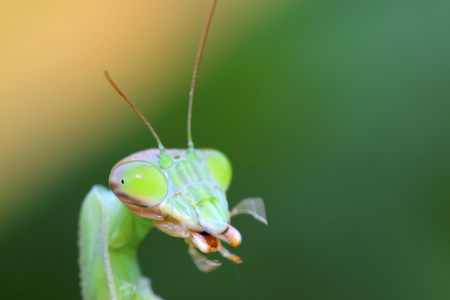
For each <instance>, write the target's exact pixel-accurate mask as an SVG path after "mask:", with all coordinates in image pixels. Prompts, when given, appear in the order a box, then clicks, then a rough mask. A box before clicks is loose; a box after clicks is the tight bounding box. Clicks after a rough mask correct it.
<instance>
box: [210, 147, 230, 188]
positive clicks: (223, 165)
mask: <svg viewBox="0 0 450 300" xmlns="http://www.w3.org/2000/svg"><path fill="white" fill-rule="evenodd" d="M205 162H206V166H207V167H208V170H209V172H210V173H211V175H212V177H213V178H214V180H215V181H216V182H217V184H218V185H219V186H220V187H221V188H222V189H223V190H224V191H226V190H227V189H228V186H229V185H230V182H231V175H232V169H231V164H230V161H229V160H228V158H227V157H226V156H225V155H224V154H223V153H222V152H219V151H217V150H205Z"/></svg>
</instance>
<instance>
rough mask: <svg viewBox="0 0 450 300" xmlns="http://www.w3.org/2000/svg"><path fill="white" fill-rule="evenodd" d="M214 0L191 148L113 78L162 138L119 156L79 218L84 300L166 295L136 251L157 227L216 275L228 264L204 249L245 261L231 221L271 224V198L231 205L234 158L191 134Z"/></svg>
mask: <svg viewBox="0 0 450 300" xmlns="http://www.w3.org/2000/svg"><path fill="white" fill-rule="evenodd" d="M216 2H217V1H216V0H213V1H212V3H211V6H210V9H209V13H208V17H207V20H206V24H205V26H204V29H203V33H202V37H201V41H200V46H199V49H198V52H197V57H196V61H195V66H194V72H193V76H192V81H191V88H190V92H189V107H188V125H187V133H188V147H187V149H166V148H165V147H164V146H163V144H162V142H161V140H160V138H159V136H158V135H157V133H156V131H155V130H154V129H153V127H152V125H151V124H150V123H149V122H148V121H147V119H146V118H145V117H144V116H143V115H142V114H141V112H140V111H139V109H138V108H137V107H136V106H135V105H134V104H133V102H131V101H130V100H129V99H128V97H127V96H126V95H125V94H124V93H123V92H122V91H121V90H120V89H119V88H118V86H117V85H116V84H115V83H114V81H113V80H112V78H111V76H110V75H109V73H108V72H105V75H106V78H107V80H108V81H109V83H110V84H111V85H112V86H113V88H114V89H115V90H116V91H117V93H118V94H119V95H120V96H121V97H122V98H123V99H124V100H125V101H126V102H127V103H128V104H129V105H130V106H131V108H132V109H133V110H134V111H135V112H136V113H137V114H138V115H139V117H140V118H141V119H142V121H143V122H144V123H145V124H146V125H147V127H148V129H149V130H150V131H151V133H152V134H153V136H154V138H155V139H156V141H157V143H158V148H152V149H148V150H144V151H140V152H137V153H134V154H132V155H130V156H128V157H126V158H124V159H122V160H121V161H119V162H118V163H117V164H116V165H115V166H114V167H113V169H112V171H111V174H110V178H109V185H110V188H111V190H108V189H107V188H105V187H103V186H99V185H96V186H94V187H93V188H92V189H91V191H90V192H89V194H88V195H87V196H86V198H85V199H84V201H83V204H82V208H81V213H80V223H79V227H80V230H79V248H80V258H79V264H80V268H81V274H80V277H81V288H82V294H83V298H84V299H159V297H158V296H156V295H155V294H154V293H153V291H152V290H151V287H150V281H149V279H148V278H146V277H144V276H142V274H141V271H140V267H139V263H138V260H137V255H136V252H137V248H138V246H139V244H140V242H141V241H142V240H143V239H144V237H145V236H146V234H147V233H148V231H149V230H150V229H151V228H152V227H156V228H158V229H159V230H161V231H163V232H165V233H167V234H169V235H171V236H174V237H180V238H183V239H184V240H185V242H186V243H187V244H188V252H189V254H190V255H191V257H192V259H193V261H194V263H195V265H196V266H197V268H198V269H199V270H201V271H203V272H209V271H212V270H214V269H216V268H217V267H219V266H220V265H221V263H220V262H218V261H216V260H209V259H208V258H207V257H206V256H204V255H203V254H201V252H203V253H206V254H207V253H211V252H219V253H220V254H221V255H222V256H223V257H225V258H228V259H229V260H231V261H232V262H235V263H241V262H242V260H241V259H240V258H239V257H238V256H237V255H235V254H232V253H231V252H230V251H228V250H227V249H226V248H225V247H224V246H223V244H222V242H224V243H227V244H230V245H231V247H237V246H239V244H240V243H241V240H242V238H241V235H240V233H239V231H238V230H237V229H236V228H234V227H233V226H232V225H231V224H230V218H231V217H232V216H235V215H237V214H241V213H246V214H250V215H252V216H253V217H254V218H256V219H257V220H259V221H261V222H263V223H265V224H267V221H266V213H265V208H264V202H263V200H262V199H260V198H247V199H244V200H242V201H241V202H239V203H238V204H237V205H236V206H235V207H234V208H233V209H231V210H229V209H228V202H227V198H226V195H225V192H226V190H227V189H228V186H229V184H230V181H231V176H232V169H231V164H230V162H229V160H228V158H227V157H226V156H225V155H224V154H223V153H221V152H219V151H217V150H213V149H196V148H194V143H193V141H192V135H191V115H192V104H193V97H194V88H195V81H196V78H197V73H198V68H199V65H200V60H201V56H202V52H203V48H204V43H205V40H206V36H207V33H208V29H209V25H210V23H211V19H212V15H213V11H214V8H215V5H216Z"/></svg>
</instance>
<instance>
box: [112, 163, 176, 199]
mask: <svg viewBox="0 0 450 300" xmlns="http://www.w3.org/2000/svg"><path fill="white" fill-rule="evenodd" d="M109 185H110V187H111V190H112V191H113V193H114V194H115V195H116V197H117V198H119V199H120V200H121V201H122V202H127V203H130V201H131V202H135V201H136V202H139V203H138V204H141V205H145V206H148V207H153V206H156V205H158V204H159V203H161V201H162V200H164V198H165V196H166V194H167V181H166V178H165V177H164V174H163V173H162V172H161V171H160V170H159V169H158V168H157V167H155V166H154V165H152V164H150V163H147V162H143V161H131V162H125V163H123V164H120V165H118V166H116V167H115V168H114V169H113V170H112V171H111V175H110V176H109Z"/></svg>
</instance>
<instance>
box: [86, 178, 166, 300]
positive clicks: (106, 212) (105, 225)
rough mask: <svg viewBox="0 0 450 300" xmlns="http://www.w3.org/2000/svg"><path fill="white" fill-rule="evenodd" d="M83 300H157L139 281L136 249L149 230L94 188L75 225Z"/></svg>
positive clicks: (144, 221)
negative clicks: (76, 225)
mask: <svg viewBox="0 0 450 300" xmlns="http://www.w3.org/2000/svg"><path fill="white" fill-rule="evenodd" d="M79 226H80V227H79V228H80V232H79V248H80V261H79V263H80V267H81V274H80V277H81V287H82V294H83V299H95V300H102V299H112V300H116V299H135V300H141V299H146V300H150V299H160V298H159V297H157V296H156V295H154V294H153V292H152V290H151V288H150V281H149V279H148V278H146V277H143V276H142V274H141V271H140V269H139V265H138V261H137V255H136V251H137V247H138V246H139V244H140V242H141V241H142V239H143V238H144V237H145V236H146V234H147V232H148V231H149V230H150V229H151V228H152V224H151V221H150V220H149V219H145V218H140V217H138V216H136V215H135V214H133V213H132V212H130V211H129V210H128V209H127V208H126V207H125V206H124V205H123V204H122V203H121V202H120V201H119V200H118V199H117V198H116V197H115V196H114V194H113V193H112V192H111V191H109V190H108V189H106V188H104V187H102V186H98V185H97V186H94V187H93V188H92V189H91V191H90V192H89V194H88V195H87V196H86V198H85V199H84V202H83V205H82V208H81V214H80V224H79Z"/></svg>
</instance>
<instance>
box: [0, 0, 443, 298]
mask: <svg viewBox="0 0 450 300" xmlns="http://www.w3.org/2000/svg"><path fill="white" fill-rule="evenodd" d="M208 7H209V1H208V0H196V1H181V0H164V1H163V0H151V1H150V0H148V1H106V0H105V1H87V0H83V1H76V2H67V1H50V0H41V1H35V2H29V1H1V2H0V40H1V46H0V98H1V101H0V105H1V106H0V132H1V140H2V146H1V147H0V154H1V157H2V161H1V165H2V167H1V169H0V174H1V181H0V185H1V191H2V197H1V200H0V262H1V264H0V266H1V267H0V283H1V291H0V295H1V298H2V299H79V298H80V293H79V285H78V284H79V283H78V272H79V270H78V266H77V255H78V254H77V222H78V213H79V209H80V205H81V202H82V200H83V198H84V196H85V195H86V194H87V192H88V191H89V189H90V188H91V186H92V185H94V184H103V185H107V181H108V176H109V172H110V169H111V167H112V166H113V165H114V164H115V163H116V162H117V161H118V160H120V159H121V158H123V157H125V156H127V155H129V154H130V153H133V152H136V151H138V150H142V149H145V148H151V147H155V146H156V143H155V141H154V139H153V137H152V136H151V134H150V133H149V132H148V130H147V129H146V128H145V126H144V124H142V122H141V121H140V120H139V118H138V117H137V116H136V115H135V114H134V113H133V112H132V111H131V110H130V108H129V107H128V106H127V105H126V104H125V103H124V102H123V101H122V100H121V99H120V98H119V96H118V95H117V94H115V92H114V90H113V89H112V88H111V86H110V85H109V84H108V83H107V82H106V80H105V78H104V77H103V71H104V70H105V69H108V70H109V71H110V73H111V75H112V76H113V78H114V79H115V80H116V82H117V83H118V84H119V86H120V87H121V88H122V89H123V90H124V91H125V92H126V93H127V94H128V96H130V98H131V99H133V100H134V101H135V103H136V104H137V105H138V107H140V108H141V110H142V111H143V112H144V114H145V115H146V116H147V117H148V118H149V120H150V121H151V122H152V123H153V125H154V126H155V129H156V130H157V132H158V134H159V135H160V137H161V139H162V141H163V143H164V145H165V146H166V147H169V148H171V147H176V148H181V147H185V146H186V112H187V96H188V89H189V83H190V76H191V73H192V67H193V64H194V60H195V54H196V51H197V45H198V41H199V38H200V35H201V30H202V27H203V23H204V20H205V18H206V13H207V10H208ZM449 11H450V2H449V1H446V0H441V1H420V0H415V1H397V0H379V1H347V0H343V1H332V0H316V1H307V0H304V1H297V0H292V1H287V0H286V1H276V0H258V1H256V0H254V1H241V0H226V1H219V3H218V5H217V8H216V14H215V16H214V19H213V23H212V27H211V30H210V36H209V40H208V42H207V45H206V49H205V55H204V60H203V62H202V66H201V69H200V73H199V78H198V82H197V90H196V99H195V102H194V114H193V137H194V141H195V143H196V145H197V146H198V147H213V148H217V149H220V150H221V151H223V152H224V153H226V154H227V155H228V156H229V158H230V160H231V161H232V164H233V167H234V179H233V182H232V185H231V188H230V190H229V192H228V198H229V203H230V206H233V205H234V204H236V203H237V202H238V201H239V200H240V199H242V198H244V197H249V196H260V197H263V198H264V199H265V203H266V210H267V216H268V221H269V226H268V227H265V226H264V225H262V224H259V223H258V222H256V221H255V220H253V219H252V218H251V217H246V216H242V217H237V218H236V219H233V223H234V224H235V226H236V227H237V228H238V229H239V230H240V231H241V233H242V235H243V239H244V240H243V244H242V245H241V246H240V247H239V248H237V249H236V251H235V252H236V253H237V254H238V255H240V256H241V257H242V258H243V259H244V263H243V264H241V265H239V266H236V265H234V264H232V263H231V262H228V261H224V264H223V265H222V267H221V268H219V269H218V270H216V271H214V272H212V273H209V274H203V273H201V272H199V271H198V270H197V269H196V268H195V266H194V265H193V263H192V261H191V259H190V257H189V256H188V254H187V249H186V245H185V244H184V242H183V241H182V240H181V239H175V238H171V237H169V236H166V235H164V234H162V233H161V232H158V231H157V230H152V231H151V232H150V234H149V236H148V237H147V239H146V240H145V241H144V244H143V245H142V246H141V248H140V249H139V256H140V260H141V266H142V269H143V272H144V274H145V275H147V276H149V277H150V278H151V279H152V282H153V283H152V284H153V289H154V290H155V292H156V293H157V294H159V295H161V296H163V297H164V298H165V299H450V218H449V215H450V202H449V200H450V182H449V180H450V156H449V153H450V118H449V115H450V83H449V82H450V18H449ZM213 257H216V256H214V255H213Z"/></svg>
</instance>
